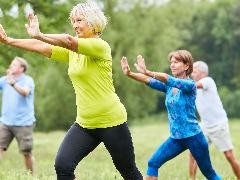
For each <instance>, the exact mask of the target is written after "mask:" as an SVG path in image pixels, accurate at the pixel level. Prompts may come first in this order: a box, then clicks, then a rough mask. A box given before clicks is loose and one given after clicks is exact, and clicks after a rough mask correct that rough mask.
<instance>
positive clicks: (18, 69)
mask: <svg viewBox="0 0 240 180" xmlns="http://www.w3.org/2000/svg"><path fill="white" fill-rule="evenodd" d="M23 70H24V68H23V67H22V66H21V63H20V62H19V61H18V60H16V59H14V60H13V61H12V62H11V64H10V66H9V69H8V71H9V72H11V74H13V75H18V74H21V73H23Z"/></svg>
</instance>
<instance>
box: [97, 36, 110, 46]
mask: <svg viewBox="0 0 240 180" xmlns="http://www.w3.org/2000/svg"><path fill="white" fill-rule="evenodd" d="M96 41H98V42H99V43H101V44H102V45H103V46H105V47H108V48H110V45H109V43H108V42H107V41H106V40H104V39H102V38H96Z"/></svg>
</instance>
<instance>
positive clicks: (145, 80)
mask: <svg viewBox="0 0 240 180" xmlns="http://www.w3.org/2000/svg"><path fill="white" fill-rule="evenodd" d="M127 76H128V77H130V78H132V79H134V80H136V81H139V82H142V83H148V82H149V76H146V75H144V74H142V73H134V72H130V73H129V74H128V75H127Z"/></svg>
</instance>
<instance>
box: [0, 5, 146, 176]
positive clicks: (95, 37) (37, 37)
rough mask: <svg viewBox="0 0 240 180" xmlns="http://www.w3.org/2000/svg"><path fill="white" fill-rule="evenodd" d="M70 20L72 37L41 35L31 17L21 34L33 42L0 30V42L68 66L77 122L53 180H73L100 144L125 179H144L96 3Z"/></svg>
mask: <svg viewBox="0 0 240 180" xmlns="http://www.w3.org/2000/svg"><path fill="white" fill-rule="evenodd" d="M70 20H71V23H72V26H73V28H74V30H75V32H76V37H73V36H71V35H68V34H43V33H42V32H40V29H39V23H38V18H37V16H36V15H33V14H30V15H29V23H28V24H27V25H26V29H27V32H28V34H29V35H30V36H31V37H33V38H34V39H13V38H10V37H7V35H6V33H5V31H4V29H3V28H2V27H1V28H0V41H1V42H3V43H5V44H8V45H12V46H15V47H18V48H22V49H25V50H29V51H34V52H38V53H40V54H43V55H45V56H47V57H49V58H51V59H54V60H59V61H65V62H68V64H69V67H68V74H69V77H70V79H71V81H72V84H73V87H74V90H75V94H76V105H77V118H76V122H75V123H74V124H73V125H72V126H71V128H70V129H69V130H68V132H67V134H66V136H65V138H64V140H63V142H62V144H61V146H60V148H59V150H58V153H57V157H56V161H55V169H56V173H57V178H58V180H72V179H74V178H75V176H74V170H75V168H76V166H77V165H78V163H79V162H80V161H81V160H82V159H83V158H84V157H85V156H87V155H88V154H89V153H90V152H91V151H93V150H94V149H95V148H96V147H97V146H98V145H99V144H100V143H101V142H103V143H104V145H105V147H106V148H107V150H108V151H109V153H110V155H111V157H112V160H113V163H114V165H115V167H116V168H117V170H118V171H119V172H120V174H121V176H122V177H123V178H124V179H126V180H127V179H128V180H130V179H131V180H140V179H143V177H142V175H141V173H140V172H139V170H138V168H137V167H136V164H135V155H134V148H133V143H132V138H131V134H130V131H129V129H128V125H127V123H126V121H127V113H126V110H125V107H124V105H123V104H122V103H121V102H120V99H119V98H118V96H117V94H116V93H115V89H114V86H113V79H112V56H111V48H110V46H109V44H108V43H107V42H106V41H104V40H102V39H101V38H100V35H101V34H102V32H103V30H104V28H105V26H106V24H107V18H106V17H105V15H104V13H103V12H102V11H101V10H100V8H99V7H98V6H97V5H96V4H95V3H90V2H87V3H80V4H78V5H76V6H74V7H73V9H72V11H71V13H70Z"/></svg>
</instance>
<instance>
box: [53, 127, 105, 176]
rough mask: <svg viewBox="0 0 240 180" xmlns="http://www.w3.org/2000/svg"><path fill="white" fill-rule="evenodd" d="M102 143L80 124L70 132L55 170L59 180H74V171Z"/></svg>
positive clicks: (59, 152) (61, 148)
mask: <svg viewBox="0 0 240 180" xmlns="http://www.w3.org/2000/svg"><path fill="white" fill-rule="evenodd" d="M99 144H100V141H99V140H97V138H95V137H94V136H91V134H90V133H88V132H86V131H85V129H83V128H81V127H80V126H79V125H78V124H73V125H72V127H71V128H70V129H69V130H68V132H67V134H66V136H65V137H64V139H63V142H62V144H61V146H60V148H59V150H58V153H57V157H56V160H55V170H56V173H57V179H58V180H73V179H74V178H75V176H74V170H75V168H76V166H77V165H78V163H79V162H80V161H81V160H82V159H83V158H84V157H85V156H87V155H88V154H89V153H90V152H91V151H93V150H94V149H95V148H96V147H97V146H98V145H99Z"/></svg>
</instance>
